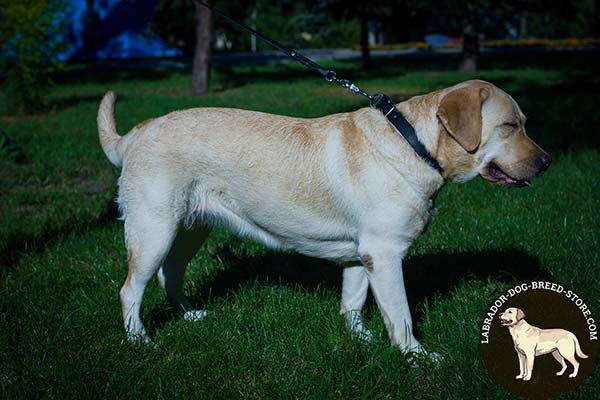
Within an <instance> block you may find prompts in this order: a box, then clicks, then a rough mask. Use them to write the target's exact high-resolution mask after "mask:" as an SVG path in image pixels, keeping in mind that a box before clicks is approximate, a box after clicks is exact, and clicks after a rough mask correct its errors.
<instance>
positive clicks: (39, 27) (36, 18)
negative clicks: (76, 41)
mask: <svg viewBox="0 0 600 400" xmlns="http://www.w3.org/2000/svg"><path fill="white" fill-rule="evenodd" d="M0 10H2V11H0V60H1V61H0V66H1V67H2V71H4V72H5V74H6V81H5V82H4V85H3V86H4V87H3V90H6V91H7V92H8V94H9V96H8V98H9V104H10V106H11V107H12V108H13V109H14V110H11V111H19V112H21V113H23V112H24V113H32V112H36V111H40V110H41V109H43V108H44V107H46V106H47V99H46V97H45V93H46V92H47V89H48V88H49V86H51V85H52V80H51V79H50V76H51V74H52V73H53V72H55V71H56V70H58V69H60V68H61V67H62V64H61V63H60V61H59V57H58V56H59V54H60V52H61V51H63V50H64V49H65V40H64V26H65V10H66V3H65V2H64V0H21V1H14V0H0Z"/></svg>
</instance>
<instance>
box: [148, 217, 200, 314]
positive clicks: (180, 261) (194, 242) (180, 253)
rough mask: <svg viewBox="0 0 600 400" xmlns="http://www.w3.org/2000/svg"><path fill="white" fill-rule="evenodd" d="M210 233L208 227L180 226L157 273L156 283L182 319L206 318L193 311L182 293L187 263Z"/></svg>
mask: <svg viewBox="0 0 600 400" xmlns="http://www.w3.org/2000/svg"><path fill="white" fill-rule="evenodd" d="M210 231H211V228H210V227H207V226H202V225H199V226H194V227H192V228H190V229H186V228H185V227H183V226H181V227H180V228H179V231H178V232H177V236H176V237H175V240H174V241H173V244H172V245H171V249H170V250H169V253H168V254H167V257H166V258H165V261H164V263H163V265H162V267H161V268H160V269H159V271H158V273H157V278H158V282H159V284H160V286H161V287H162V288H163V289H164V290H165V292H166V294H167V298H168V299H169V301H170V302H171V304H173V306H174V307H176V308H178V309H179V310H180V311H182V312H183V313H184V314H183V317H184V318H185V319H187V320H192V321H195V320H198V319H200V318H202V317H204V316H206V311H204V310H193V307H192V306H191V304H190V303H189V301H188V299H187V297H186V296H185V294H184V292H183V278H184V275H185V271H186V269H187V265H188V263H189V262H190V260H191V259H192V258H193V257H194V255H195V254H196V252H197V251H198V249H199V248H200V246H202V243H204V241H205V240H206V238H207V237H208V235H209V234H210Z"/></svg>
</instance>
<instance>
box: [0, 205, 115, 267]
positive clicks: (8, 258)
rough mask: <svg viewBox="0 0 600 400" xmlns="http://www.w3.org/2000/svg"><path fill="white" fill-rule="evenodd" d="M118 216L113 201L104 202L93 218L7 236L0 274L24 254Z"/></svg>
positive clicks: (40, 249)
mask: <svg viewBox="0 0 600 400" xmlns="http://www.w3.org/2000/svg"><path fill="white" fill-rule="evenodd" d="M118 217H119V210H118V207H117V204H116V203H115V202H114V201H110V202H108V203H107V204H106V207H105V208H104V211H103V212H102V213H101V214H100V215H99V216H98V217H97V218H95V219H93V220H79V221H77V222H75V223H66V224H64V225H61V226H58V227H51V228H48V229H46V230H44V232H43V233H42V234H39V235H34V236H17V235H13V236H9V237H8V238H7V239H6V242H7V245H6V248H7V249H8V250H7V251H5V252H3V253H0V276H2V275H3V274H5V273H8V272H10V271H11V270H12V269H13V268H14V267H15V266H16V265H17V263H18V262H19V259H20V258H21V257H22V256H23V255H24V254H31V253H40V252H42V251H44V250H45V249H46V248H48V247H49V246H51V245H52V244H54V243H55V242H56V240H57V239H59V238H61V237H64V235H67V234H69V233H72V232H84V231H87V230H89V229H93V228H96V227H100V226H104V225H106V224H108V223H110V222H112V221H114V220H115V219H117V218H118Z"/></svg>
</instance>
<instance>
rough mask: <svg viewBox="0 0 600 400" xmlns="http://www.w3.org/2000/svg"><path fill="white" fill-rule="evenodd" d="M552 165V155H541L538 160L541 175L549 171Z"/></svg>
mask: <svg viewBox="0 0 600 400" xmlns="http://www.w3.org/2000/svg"><path fill="white" fill-rule="evenodd" d="M550 164H552V157H550V154H546V153H544V154H543V155H541V156H540V157H539V158H538V167H539V171H540V174H541V173H542V172H544V171H545V170H547V169H548V168H549V167H550Z"/></svg>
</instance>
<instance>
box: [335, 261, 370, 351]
mask: <svg viewBox="0 0 600 400" xmlns="http://www.w3.org/2000/svg"><path fill="white" fill-rule="evenodd" d="M368 290H369V278H368V277H367V268H366V267H364V266H362V265H360V266H357V267H346V268H344V279H343V283H342V301H341V309H340V314H342V315H343V316H344V318H345V319H346V325H347V326H348V328H349V329H350V331H351V332H352V333H353V334H356V335H357V336H358V337H359V338H361V339H365V340H370V339H371V336H372V335H371V332H370V331H369V330H368V329H367V328H365V326H364V324H363V320H362V314H361V310H362V308H363V306H364V304H365V301H366V300H367V292H368Z"/></svg>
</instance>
